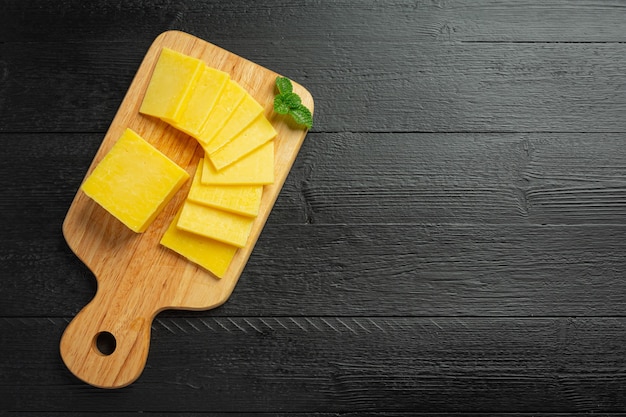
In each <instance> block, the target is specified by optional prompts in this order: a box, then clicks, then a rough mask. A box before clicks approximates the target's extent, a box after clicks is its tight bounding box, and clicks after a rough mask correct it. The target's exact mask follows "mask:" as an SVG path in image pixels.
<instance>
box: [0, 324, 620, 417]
mask: <svg viewBox="0 0 626 417" xmlns="http://www.w3.org/2000/svg"><path fill="white" fill-rule="evenodd" d="M66 324H67V321H66V320H60V319H45V318H41V319H22V320H18V319H2V320H0V331H1V333H0V334H6V333H8V332H9V333H11V334H12V336H13V337H12V338H11V339H10V340H11V341H10V342H9V340H7V339H8V338H3V339H0V343H2V344H3V345H5V346H6V344H7V343H11V347H12V349H11V350H8V349H7V348H6V347H5V346H3V350H4V351H7V352H11V353H10V357H9V358H7V359H9V361H8V363H7V364H6V365H5V366H4V372H3V373H2V375H0V383H1V384H2V387H3V391H4V394H5V395H3V397H2V399H1V400H0V401H1V407H0V408H2V409H3V410H22V411H23V412H33V411H36V410H37V409H38V408H37V407H38V401H42V402H45V404H46V410H48V411H65V410H73V411H83V412H89V411H90V410H97V411H99V412H105V411H106V412H116V411H117V412H124V411H125V412H130V411H137V410H142V411H144V412H147V413H151V412H153V411H154V412H158V411H161V410H164V409H165V410H167V409H168V407H171V406H172V404H176V409H177V410H178V411H180V412H193V411H195V410H199V409H201V410H205V409H210V410H213V411H215V412H230V413H239V412H255V411H258V410H260V409H265V410H267V409H268V408H269V409H271V410H273V412H278V411H281V412H286V413H299V412H311V410H315V411H318V412H342V411H348V410H349V411H352V412H361V411H362V412H366V411H372V410H385V411H388V412H392V411H393V412H420V411H422V412H427V411H429V410H438V411H439V412H447V413H452V412H462V411H464V410H467V409H471V410H473V411H475V412H490V413H506V412H533V410H536V409H541V410H543V412H559V411H560V412H570V413H575V412H578V413H590V412H597V411H599V410H603V411H605V412H619V411H620V410H621V409H623V407H624V406H625V403H624V397H623V396H622V395H620V393H621V390H622V389H623V380H622V375H623V357H624V355H625V354H626V351H625V350H626V348H625V347H624V343H623V340H624V337H626V322H625V321H624V319H623V318H619V319H617V318H616V319H594V318H561V319H559V318H557V319H551V318H519V319H495V318H491V319H489V318H420V319H417V318H410V317H391V318H379V317H360V318H351V317H307V316H299V317H261V318H256V317H225V318H201V317H198V318H189V319H184V320H180V319H176V320H174V319H165V318H161V319H157V320H156V321H155V322H154V324H153V326H152V335H153V337H154V338H158V339H159V340H162V341H163V342H164V343H160V344H154V346H153V349H152V352H151V361H153V362H155V363H159V364H161V365H160V366H149V367H148V368H146V371H145V372H144V375H143V377H142V378H141V379H140V380H139V381H137V382H136V383H135V384H133V385H132V386H130V387H127V388H124V389H122V390H119V391H113V392H110V391H101V390H96V389H94V388H92V387H89V386H86V385H84V384H82V383H80V382H79V381H77V380H75V379H74V377H73V376H72V375H71V374H70V373H69V372H67V371H66V370H65V369H64V368H63V366H62V365H61V364H60V363H59V362H58V361H56V360H55V353H54V349H46V348H45V347H44V346H50V347H51V346H53V344H54V339H55V338H56V337H58V335H59V334H60V332H61V331H62V329H63V328H64V327H65V325H66ZM599 336H601V337H599ZM42 345H43V346H42ZM496 346H497V349H496V348H494V347H496ZM442 352H445V355H443V354H442ZM199 358H200V359H199ZM25 365H26V366H25ZM34 380H36V381H38V383H37V384H33V381H34ZM26 389H27V390H28V395H25V394H24V391H25V390H26ZM494 393H497V395H494ZM27 398H37V401H34V402H28V401H27ZM172 399H175V400H174V401H173V400H172ZM451 399H452V400H451Z"/></svg>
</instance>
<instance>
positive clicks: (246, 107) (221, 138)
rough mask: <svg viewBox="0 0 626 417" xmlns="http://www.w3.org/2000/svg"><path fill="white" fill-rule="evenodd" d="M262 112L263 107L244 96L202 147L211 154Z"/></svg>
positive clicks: (250, 97) (247, 95) (248, 96)
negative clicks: (222, 124)
mask: <svg viewBox="0 0 626 417" xmlns="http://www.w3.org/2000/svg"><path fill="white" fill-rule="evenodd" d="M262 112H263V106H261V105H260V104H259V103H257V101H256V100H255V99H254V98H253V97H252V96H251V95H250V94H246V96H245V97H244V98H243V100H242V101H241V103H239V106H237V108H236V109H235V111H234V112H233V113H232V114H231V115H230V117H229V118H228V120H227V121H226V123H225V124H224V126H222V128H221V129H220V130H219V131H218V132H217V133H216V134H215V136H214V137H213V138H212V139H209V140H208V143H207V144H206V146H205V147H204V149H205V151H207V152H209V153H211V152H215V151H217V150H218V149H219V148H221V147H222V146H224V145H226V144H227V143H228V142H230V141H231V140H232V139H233V137H235V135H237V133H239V132H241V131H242V130H243V129H245V128H246V127H247V126H248V125H249V124H250V123H252V121H253V120H254V119H256V118H257V116H258V115H260V114H261V113H262Z"/></svg>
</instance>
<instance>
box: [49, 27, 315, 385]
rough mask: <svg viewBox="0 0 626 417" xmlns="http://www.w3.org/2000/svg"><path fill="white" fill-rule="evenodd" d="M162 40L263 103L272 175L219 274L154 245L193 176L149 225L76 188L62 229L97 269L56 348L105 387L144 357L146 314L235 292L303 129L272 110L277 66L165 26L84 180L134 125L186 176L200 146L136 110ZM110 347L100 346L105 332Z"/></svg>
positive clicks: (134, 373) (208, 304)
mask: <svg viewBox="0 0 626 417" xmlns="http://www.w3.org/2000/svg"><path fill="white" fill-rule="evenodd" d="M162 47H168V48H171V49H173V50H176V51H179V52H182V53H184V54H187V55H189V56H193V57H196V58H199V59H202V60H203V61H204V62H205V63H206V64H208V65H209V66H212V67H214V68H218V69H220V70H222V71H225V72H228V73H229V74H230V75H231V78H232V79H234V80H235V81H237V82H239V83H240V85H241V86H243V87H244V88H245V89H246V90H247V91H248V92H249V93H250V94H252V96H254V98H255V99H256V100H257V101H258V102H259V103H261V104H262V105H263V106H264V107H265V109H266V110H265V115H266V117H267V118H268V119H269V120H270V121H271V122H272V124H273V125H274V128H275V129H276V130H277V132H278V135H277V137H276V139H275V159H276V165H275V177H276V179H275V182H274V184H272V185H268V186H265V187H264V190H263V198H262V202H261V209H260V213H259V216H258V218H257V219H256V221H255V223H254V226H253V229H252V233H251V236H250V238H249V240H248V243H247V245H246V246H245V248H242V249H240V250H239V251H238V252H237V254H236V255H235V258H234V259H233V261H232V263H231V265H230V267H229V270H228V271H227V273H226V275H225V277H224V278H222V279H218V278H216V277H215V276H213V275H212V274H211V273H210V272H208V271H206V270H205V269H203V268H201V267H197V266H196V265H195V264H193V263H191V262H189V261H187V260H186V259H185V258H183V257H182V256H180V255H178V254H176V253H175V252H173V251H171V250H169V249H167V248H165V247H163V246H161V245H159V241H160V239H161V236H163V233H164V232H165V230H166V228H167V226H168V225H169V223H170V221H171V220H172V218H173V216H174V214H175V212H176V211H177V208H178V207H179V206H180V205H181V203H182V202H183V200H184V199H185V197H186V195H187V192H188V189H189V185H190V184H191V181H187V183H186V184H185V186H183V188H182V189H181V190H180V191H179V192H178V193H177V194H176V196H175V197H174V198H173V199H172V201H171V202H170V203H169V204H168V205H167V206H166V207H165V209H164V210H163V212H161V214H160V215H159V216H158V217H157V218H156V220H155V221H154V222H153V223H152V225H151V226H150V227H149V228H148V230H147V231H146V232H144V233H142V234H136V233H134V232H132V231H131V230H129V229H128V228H126V227H125V226H124V225H123V224H122V223H120V222H119V221H118V220H117V219H115V218H114V217H113V216H111V215H110V214H108V213H107V212H106V211H105V210H104V209H102V208H101V207H100V206H99V205H98V204H96V203H95V202H94V201H92V200H91V199H89V198H88V197H87V196H86V195H85V194H84V193H83V192H82V191H80V190H79V191H78V192H77V194H76V196H75V198H74V200H73V202H72V205H71V206H70V208H69V211H68V213H67V216H66V218H65V222H64V223H63V234H64V236H65V239H66V241H67V243H68V245H69V247H70V248H71V249H72V251H74V253H75V254H76V255H77V256H78V257H79V258H80V259H81V260H82V261H83V262H84V263H85V264H86V265H87V266H88V267H89V268H90V270H91V271H92V272H93V273H94V275H95V276H96V279H97V282H98V289H97V292H96V295H95V297H94V298H93V300H92V301H91V302H89V304H87V305H86V306H85V307H84V308H83V309H82V310H81V311H80V312H79V313H78V314H77V315H76V317H75V318H74V319H73V320H72V321H71V323H70V324H69V325H68V327H67V329H66V330H65V332H64V334H63V336H62V338H61V343H60V350H61V356H62V358H63V361H64V362H65V364H66V365H67V367H68V368H69V369H70V371H71V372H72V373H74V375H76V376H77V377H78V378H80V379H81V380H83V381H85V382H87V383H89V384H91V385H94V386H97V387H102V388H119V387H123V386H126V385H128V384H130V383H132V382H133V381H134V380H135V379H137V378H138V377H139V375H140V374H141V372H142V370H143V368H144V366H145V363H146V359H147V356H148V348H149V343H150V327H151V324H152V320H153V319H154V317H155V316H156V314H157V313H159V312H160V311H162V310H165V309H188V310H206V309H211V308H214V307H217V306H219V305H221V304H222V303H224V302H225V301H226V300H227V299H228V297H229V296H230V294H231V293H232V291H233V289H234V287H235V285H236V284H237V281H238V279H239V276H240V275H241V273H242V271H243V269H244V267H245V265H246V262H247V260H248V258H249V256H250V253H251V252H252V249H253V247H254V245H255V243H256V241H257V238H258V237H259V234H260V233H261V230H262V229H263V226H264V225H265V222H266V220H267V217H268V215H269V213H270V211H271V209H272V206H273V205H274V202H275V200H276V198H277V196H278V193H279V192H280V189H281V188H282V186H283V183H284V182H285V179H286V177H287V174H288V173H289V170H290V169H291V166H292V164H293V162H294V160H295V158H296V155H297V153H298V151H299V149H300V146H301V145H302V142H303V141H304V137H305V136H306V130H305V129H303V128H301V127H299V126H296V125H295V124H293V122H291V121H289V120H288V119H287V118H285V117H284V116H280V115H277V114H275V113H274V112H273V110H272V109H273V99H274V95H275V87H274V86H275V79H276V77H277V76H278V74H276V73H274V72H272V71H270V70H268V69H266V68H263V67H261V66H259V65H257V64H255V63H253V62H250V61H248V60H246V59H244V58H241V57H239V56H237V55H234V54H232V53H230V52H228V51H226V50H224V49H221V48H219V47H217V46H215V45H212V44H210V43H208V42H205V41H203V40H201V39H198V38H196V37H194V36H192V35H189V34H187V33H183V32H178V31H169V32H165V33H163V34H161V35H160V36H159V37H157V38H156V39H155V41H154V43H153V44H152V45H151V47H150V49H149V50H148V52H147V54H146V56H145V58H144V60H143V62H142V64H141V66H140V67H139V70H138V71H137V74H136V76H135V78H134V80H133V82H132V84H131V85H130V88H129V89H128V93H127V94H126V96H125V98H124V100H123V101H122V104H121V106H120V108H119V110H118V112H117V114H116V115H115V118H114V119H113V121H112V123H111V126H110V128H109V130H108V132H107V133H106V135H105V137H104V140H103V142H102V145H101V146H100V149H99V150H98V152H97V153H96V156H95V158H94V160H93V162H92V164H91V166H90V167H89V169H88V171H87V173H86V174H85V178H86V177H87V175H89V173H91V171H92V170H93V169H94V167H95V166H96V165H97V163H98V162H100V160H101V159H102V158H103V157H104V155H105V154H106V153H107V152H108V151H109V149H110V148H111V147H112V146H113V144H114V143H115V141H116V140H117V139H118V138H119V137H120V136H121V134H122V132H123V131H124V130H125V129H126V128H131V129H133V130H135V131H136V132H137V133H139V134H140V135H141V136H142V137H143V138H144V139H146V140H147V141H148V142H150V143H151V144H153V145H154V146H156V148H158V149H159V150H160V151H161V152H163V153H164V154H165V155H167V156H168V157H169V158H170V159H172V160H173V161H174V162H176V163H177V164H178V165H180V166H182V167H183V168H185V169H186V170H187V172H188V173H189V174H190V175H191V176H193V174H194V172H195V169H196V165H197V163H198V161H199V159H200V158H201V157H203V151H202V148H200V146H198V144H197V142H196V141H195V140H194V139H192V138H191V137H189V136H187V135H185V134H183V133H181V132H178V131H176V130H175V129H173V128H171V127H169V126H168V125H167V124H165V123H164V122H161V121H160V120H157V119H155V118H152V117H148V116H143V115H141V114H139V112H138V110H139V107H140V105H141V101H142V100H143V96H144V92H145V90H146V87H147V85H148V82H149V81H150V76H151V74H152V70H153V67H154V65H155V63H156V60H157V58H158V56H159V53H160V50H161V48H162ZM294 91H295V92H296V93H298V94H299V95H300V96H301V97H302V101H303V103H304V104H305V105H306V106H307V107H309V108H310V109H311V110H313V98H312V97H311V94H310V93H309V92H308V91H307V90H306V89H304V88H303V87H302V86H301V85H299V84H297V83H294ZM106 336H108V339H110V340H109V342H110V343H111V342H112V343H113V344H114V345H115V346H114V349H111V350H112V353H111V351H110V350H104V351H103V349H102V348H101V347H99V343H97V342H99V341H100V340H102V339H105V340H106V339H107V337H106Z"/></svg>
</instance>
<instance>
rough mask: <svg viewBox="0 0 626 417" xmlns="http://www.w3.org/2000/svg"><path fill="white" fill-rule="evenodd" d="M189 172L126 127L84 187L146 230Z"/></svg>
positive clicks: (132, 226) (136, 229)
mask: <svg viewBox="0 0 626 417" xmlns="http://www.w3.org/2000/svg"><path fill="white" fill-rule="evenodd" d="M188 178H189V174H187V172H186V171H185V170H184V169H182V168H181V167H179V166H178V165H176V164H175V163H174V162H172V161H171V160H170V159H169V158H167V157H166V156H165V155H163V154H162V153H161V152H159V151H158V150H157V149H156V148H155V147H153V146H152V145H150V144H149V143H148V142H146V141H145V140H144V139H143V138H141V137H140V136H139V135H138V134H137V133H135V132H134V131H132V130H131V129H126V130H125V131H124V133H123V134H122V136H121V137H120V138H119V140H118V141H117V142H116V143H115V144H114V145H113V147H112V148H111V150H110V151H109V152H108V153H107V154H106V155H105V157H104V158H103V159H102V160H101V161H100V162H99V163H98V165H97V166H96V167H95V168H94V170H93V171H92V173H91V174H90V175H89V177H88V178H87V179H86V180H85V182H84V183H83V184H82V186H81V189H82V190H83V191H84V192H85V194H87V196H89V197H90V198H91V199H93V200H94V201H95V202H96V203H98V204H99V205H101V206H102V207H103V208H104V209H105V210H107V211H108V212H109V213H111V214H112V215H113V216H115V217H116V218H117V219H118V220H120V221H121V222H122V223H124V224H125V225H126V226H127V227H128V228H130V229H131V230H133V231H134V232H138V233H140V232H144V231H145V230H146V228H147V227H148V225H149V224H150V223H151V222H152V221H153V220H154V219H155V217H156V216H157V215H158V214H159V213H160V212H161V210H162V209H163V207H165V205H166V204H167V203H168V202H169V201H170V199H171V198H172V197H173V196H174V194H175V193H176V191H178V189H179V188H180V187H181V186H182V185H183V183H184V182H185V181H186V180H187V179H188Z"/></svg>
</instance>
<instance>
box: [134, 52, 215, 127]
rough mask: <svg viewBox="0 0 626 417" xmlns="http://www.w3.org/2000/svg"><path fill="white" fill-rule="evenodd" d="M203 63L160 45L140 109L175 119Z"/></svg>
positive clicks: (178, 116) (180, 112) (169, 120)
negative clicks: (161, 47) (157, 57)
mask: <svg viewBox="0 0 626 417" xmlns="http://www.w3.org/2000/svg"><path fill="white" fill-rule="evenodd" d="M204 66H205V65H204V63H203V62H202V61H200V60H199V59H195V58H192V57H190V56H187V55H183V54H181V53H179V52H176V51H173V50H171V49H169V48H163V49H162V50H161V54H160V55H159V59H158V60H157V63H156V65H155V67H154V71H153V72H152V76H151V78H150V83H149V84H148V87H147V89H146V94H145V95H144V98H143V101H142V103H141V107H140V109H139V112H140V113H142V114H146V115H149V116H154V117H158V118H160V119H163V120H165V121H166V122H168V123H177V122H178V121H179V119H180V116H181V114H182V112H183V111H184V109H185V107H186V103H187V101H188V100H189V98H190V91H192V90H193V89H194V86H195V85H196V83H197V81H198V79H199V78H200V75H201V74H202V71H203V69H204Z"/></svg>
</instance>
